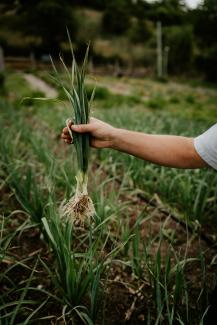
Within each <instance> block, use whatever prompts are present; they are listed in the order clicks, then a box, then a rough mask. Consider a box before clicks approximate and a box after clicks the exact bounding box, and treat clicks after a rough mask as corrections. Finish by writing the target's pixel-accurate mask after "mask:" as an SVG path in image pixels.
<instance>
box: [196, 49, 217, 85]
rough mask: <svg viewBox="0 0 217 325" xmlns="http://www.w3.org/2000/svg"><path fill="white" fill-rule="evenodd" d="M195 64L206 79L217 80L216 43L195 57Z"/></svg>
mask: <svg viewBox="0 0 217 325" xmlns="http://www.w3.org/2000/svg"><path fill="white" fill-rule="evenodd" d="M196 65H197V67H198V68H199V69H200V70H201V71H202V72H203V73H204V75H205V79H206V80H207V81H211V82H217V45H213V46H212V47H210V48H208V49H205V50H204V51H203V52H202V53H201V54H199V55H198V56H197V58H196Z"/></svg>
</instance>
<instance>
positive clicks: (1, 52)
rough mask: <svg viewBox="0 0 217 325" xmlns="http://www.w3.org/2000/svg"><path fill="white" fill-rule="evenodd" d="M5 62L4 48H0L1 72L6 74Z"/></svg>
mask: <svg viewBox="0 0 217 325" xmlns="http://www.w3.org/2000/svg"><path fill="white" fill-rule="evenodd" d="M4 70H5V62H4V52H3V48H2V47H1V46H0V72H4Z"/></svg>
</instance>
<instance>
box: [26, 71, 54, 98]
mask: <svg viewBox="0 0 217 325" xmlns="http://www.w3.org/2000/svg"><path fill="white" fill-rule="evenodd" d="M23 77H24V78H25V80H26V81H27V82H28V83H29V84H30V86H31V87H32V89H33V90H40V91H42V92H43V93H44V94H45V96H46V97H48V98H56V97H57V96H58V93H57V91H56V89H54V88H53V87H51V86H50V85H48V84H47V83H46V82H44V81H43V80H41V79H40V78H38V77H36V76H34V75H33V74H27V73H24V74H23Z"/></svg>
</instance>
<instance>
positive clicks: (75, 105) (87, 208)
mask: <svg viewBox="0 0 217 325" xmlns="http://www.w3.org/2000/svg"><path fill="white" fill-rule="evenodd" d="M67 33H68V38H69V43H70V48H71V53H72V66H71V70H70V71H69V69H68V68H67V67H66V65H65V63H64V61H63V59H62V57H61V56H60V60H61V62H62V64H63V67H64V70H65V72H66V75H67V84H66V83H64V82H63V81H62V80H61V79H60V75H59V73H58V72H57V69H56V67H55V65H54V63H53V61H52V59H51V62H52V65H53V68H54V72H55V75H56V77H55V80H56V82H57V83H58V84H59V86H60V87H62V89H63V90H64V92H65V94H66V96H67V98H68V100H69V103H70V105H71V106H72V109H73V113H74V114H73V115H74V117H73V119H72V120H73V123H74V124H87V123H88V122H89V115H90V105H91V102H92V100H93V97H94V90H93V92H92V95H91V98H90V100H89V101H88V98H87V91H86V88H85V84H84V81H85V72H86V66H87V60H88V53H89V45H88V47H87V50H86V54H85V57H84V62H83V65H82V67H81V69H79V68H78V65H77V63H76V60H75V56H74V52H73V48H72V42H71V39H70V35H69V32H68V31H67ZM69 122H70V120H67V121H66V125H67V128H68V131H69V134H70V136H71V138H72V139H73V143H74V145H75V151H76V155H77V165H78V171H77V174H76V177H75V178H76V181H77V186H76V191H75V194H74V195H73V196H72V197H71V198H70V200H69V201H68V202H67V203H65V202H64V204H62V206H61V214H62V215H63V216H68V217H70V218H72V219H73V220H74V221H79V222H81V223H84V221H85V220H86V219H87V218H88V219H90V218H91V217H92V216H93V215H94V213H95V209H94V205H93V202H92V200H91V198H90V197H89V195H88V190H87V183H88V162H89V155H90V138H89V134H87V133H83V134H79V133H76V132H72V131H71V129H70V127H69Z"/></svg>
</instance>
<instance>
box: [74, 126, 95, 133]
mask: <svg viewBox="0 0 217 325" xmlns="http://www.w3.org/2000/svg"><path fill="white" fill-rule="evenodd" d="M71 130H72V131H74V132H78V133H87V132H91V131H92V130H93V126H92V125H91V124H79V125H74V124H72V125H71Z"/></svg>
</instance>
